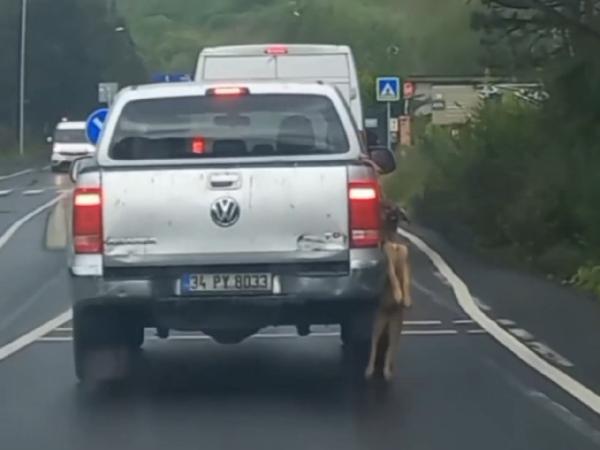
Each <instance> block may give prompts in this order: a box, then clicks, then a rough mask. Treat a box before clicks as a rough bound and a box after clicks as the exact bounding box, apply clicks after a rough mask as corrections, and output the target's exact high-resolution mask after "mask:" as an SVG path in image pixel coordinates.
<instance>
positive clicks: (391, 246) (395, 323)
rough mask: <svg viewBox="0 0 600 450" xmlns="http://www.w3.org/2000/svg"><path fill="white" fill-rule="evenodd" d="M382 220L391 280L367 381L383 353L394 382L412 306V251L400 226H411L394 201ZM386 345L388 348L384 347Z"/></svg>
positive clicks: (387, 204) (378, 320)
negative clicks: (402, 340)
mask: <svg viewBox="0 0 600 450" xmlns="http://www.w3.org/2000/svg"><path fill="white" fill-rule="evenodd" d="M381 220H382V232H383V236H382V237H383V239H382V240H383V249H384V251H385V253H386V256H387V260H388V274H387V275H388V276H387V281H386V287H385V291H384V293H383V296H382V298H381V299H380V303H379V306H378V308H377V311H376V313H375V321H374V324H373V333H372V337H371V349H370V354H369V362H368V364H367V368H366V370H365V377H366V378H367V379H370V378H372V377H373V375H374V373H375V365H376V362H377V359H378V356H379V355H378V350H379V349H382V350H383V354H382V355H381V356H382V357H383V376H384V378H385V379H386V380H387V381H390V380H391V379H392V377H393V373H394V357H395V355H396V353H397V350H398V344H399V341H400V336H401V334H402V325H403V323H404V312H405V309H406V308H409V307H410V306H411V305H412V296H411V291H410V284H411V269H410V263H409V258H408V256H409V254H408V247H407V245H406V244H405V243H404V242H403V241H402V240H401V238H400V236H399V235H398V232H397V229H398V226H399V225H400V222H402V221H405V222H408V217H407V215H406V211H404V210H403V209H402V208H400V207H399V206H397V205H396V204H394V203H392V202H390V201H387V200H383V201H382V206H381ZM382 342H384V343H385V345H381V344H382Z"/></svg>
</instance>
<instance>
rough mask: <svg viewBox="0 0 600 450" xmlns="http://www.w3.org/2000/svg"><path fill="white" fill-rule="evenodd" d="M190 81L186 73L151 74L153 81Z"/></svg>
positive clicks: (190, 78)
mask: <svg viewBox="0 0 600 450" xmlns="http://www.w3.org/2000/svg"><path fill="white" fill-rule="evenodd" d="M185 81H192V77H191V76H190V75H189V74H187V73H157V74H156V75H153V76H152V82H153V83H181V82H185Z"/></svg>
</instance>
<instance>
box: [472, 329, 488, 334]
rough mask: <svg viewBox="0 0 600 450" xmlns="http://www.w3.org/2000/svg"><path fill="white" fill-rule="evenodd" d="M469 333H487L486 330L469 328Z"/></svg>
mask: <svg viewBox="0 0 600 450" xmlns="http://www.w3.org/2000/svg"><path fill="white" fill-rule="evenodd" d="M467 334H487V331H485V330H467Z"/></svg>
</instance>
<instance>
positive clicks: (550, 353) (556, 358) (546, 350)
mask: <svg viewBox="0 0 600 450" xmlns="http://www.w3.org/2000/svg"><path fill="white" fill-rule="evenodd" d="M529 347H531V348H532V349H533V350H535V351H536V352H538V353H539V354H540V355H542V356H544V357H545V358H546V359H549V360H550V361H553V362H554V363H555V364H558V365H559V366H563V367H575V364H573V363H572V362H571V361H569V360H568V359H567V358H565V357H564V356H562V355H561V354H560V353H558V352H557V351H555V350H552V349H551V348H550V347H548V346H547V345H546V344H544V343H543V342H539V341H535V342H530V343H529Z"/></svg>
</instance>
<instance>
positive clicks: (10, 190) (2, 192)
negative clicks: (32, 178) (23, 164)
mask: <svg viewBox="0 0 600 450" xmlns="http://www.w3.org/2000/svg"><path fill="white" fill-rule="evenodd" d="M13 191H14V189H5V190H3V191H0V197H6V196H7V195H10V194H12V192H13Z"/></svg>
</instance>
